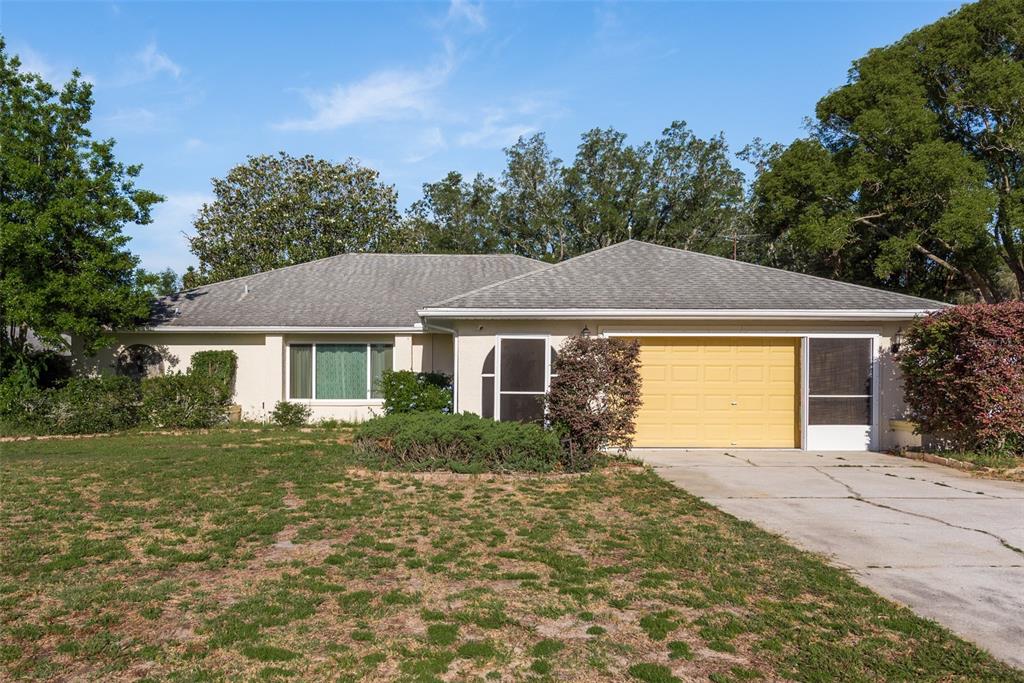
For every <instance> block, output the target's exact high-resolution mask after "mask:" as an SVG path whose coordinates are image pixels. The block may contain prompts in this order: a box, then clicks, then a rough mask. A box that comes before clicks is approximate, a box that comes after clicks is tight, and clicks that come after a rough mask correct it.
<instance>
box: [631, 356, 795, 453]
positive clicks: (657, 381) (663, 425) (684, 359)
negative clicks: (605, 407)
mask: <svg viewBox="0 0 1024 683" xmlns="http://www.w3.org/2000/svg"><path fill="white" fill-rule="evenodd" d="M799 348H800V340H799V339H789V338H777V337H641V338H640V361H641V364H642V365H641V370H640V373H641V376H642V377H643V389H642V395H643V405H642V406H641V408H640V412H639V414H638V415H637V430H636V439H635V441H634V445H635V446H639V447H658V446H664V447H671V446H693V447H702V448H726V447H740V448H744V447H745V448H796V447H797V446H799V442H800V419H799V401H798V396H799V391H798V389H797V388H798V386H799V374H800V367H799V360H798V359H799Z"/></svg>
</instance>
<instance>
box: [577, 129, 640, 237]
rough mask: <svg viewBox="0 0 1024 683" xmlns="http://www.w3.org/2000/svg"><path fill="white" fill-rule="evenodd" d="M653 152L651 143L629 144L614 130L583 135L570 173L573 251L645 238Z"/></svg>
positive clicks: (598, 130) (621, 134) (595, 131)
mask: <svg viewBox="0 0 1024 683" xmlns="http://www.w3.org/2000/svg"><path fill="white" fill-rule="evenodd" d="M650 151H651V145H650V143H644V144H642V145H640V147H632V146H629V145H627V144H626V134H625V133H620V132H619V131H617V130H615V129H613V128H608V129H606V130H601V129H598V128H595V129H593V130H590V131H587V132H586V133H584V134H583V138H582V141H581V142H580V145H579V147H578V148H577V150H576V159H575V160H574V161H573V164H572V166H569V167H568V168H567V169H566V170H565V174H564V182H565V202H566V220H567V221H568V223H569V228H568V231H569V235H568V241H569V244H570V245H571V247H570V250H569V251H570V252H571V255H575V254H581V253H585V252H588V251H593V250H594V249H600V248H602V247H606V246H608V245H609V244H614V243H616V242H621V241H623V240H625V239H629V238H630V237H639V236H640V233H641V232H642V230H643V228H644V227H645V224H646V222H647V221H648V219H649V211H650V208H651V207H650V205H649V204H648V205H646V206H645V202H644V201H643V200H644V196H643V195H644V189H645V185H647V184H648V180H649V178H650V174H649V172H650V164H649V163H648V157H649V156H650Z"/></svg>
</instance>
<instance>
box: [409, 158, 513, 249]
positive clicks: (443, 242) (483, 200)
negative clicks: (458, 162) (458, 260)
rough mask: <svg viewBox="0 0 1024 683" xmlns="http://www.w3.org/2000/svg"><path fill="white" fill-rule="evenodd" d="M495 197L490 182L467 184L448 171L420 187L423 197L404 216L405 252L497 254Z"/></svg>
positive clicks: (479, 180)
mask: <svg viewBox="0 0 1024 683" xmlns="http://www.w3.org/2000/svg"><path fill="white" fill-rule="evenodd" d="M496 193H497V187H495V184H494V181H493V180H491V179H490V178H485V177H484V176H483V175H482V174H478V175H477V176H476V177H475V178H474V179H473V182H471V183H470V182H466V181H465V180H464V179H463V178H462V175H461V174H460V173H458V172H456V171H452V172H451V173H449V174H448V175H447V176H445V177H444V178H443V179H442V180H439V181H438V182H436V183H424V185H423V197H422V198H421V199H418V200H417V201H415V202H413V204H412V206H410V207H409V211H408V212H407V214H406V221H405V226H404V228H403V235H402V240H403V241H404V242H405V246H406V248H408V249H411V250H414V251H419V252H426V253H434V254H438V253H441V254H444V253H463V254H489V253H493V252H495V251H498V250H499V235H498V231H497V230H496V228H495V225H496V216H495V210H496V204H497V202H496V199H495V195H496Z"/></svg>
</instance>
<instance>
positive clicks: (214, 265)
mask: <svg viewBox="0 0 1024 683" xmlns="http://www.w3.org/2000/svg"><path fill="white" fill-rule="evenodd" d="M212 182H213V192H214V197H215V198H214V200H213V201H212V202H210V203H209V204H204V205H203V206H202V208H200V210H199V213H198V215H197V216H196V219H195V224H194V227H195V231H196V234H195V235H194V236H192V237H190V238H189V241H190V243H191V250H192V253H193V254H195V255H196V256H197V257H198V258H199V268H198V270H193V271H192V272H190V273H187V274H186V280H187V281H186V283H185V284H186V286H189V287H192V286H196V285H197V284H201V283H203V282H211V281H217V280H224V279H228V278H233V277H240V276H243V275H251V274H253V273H259V272H262V271H265V270H271V269H273V268H280V267H282V266H287V265H291V264H295V263H303V262H305V261H312V260H314V259H319V258H324V257H327V256H334V255H336V254H343V253H348V252H367V251H370V252H372V251H390V250H395V249H397V248H398V247H399V242H398V241H397V240H398V239H399V235H398V228H399V216H398V209H397V207H396V202H397V195H396V193H395V190H394V188H393V187H392V186H390V185H385V184H384V183H383V182H381V180H380V175H379V174H378V173H377V171H374V170H373V169H369V168H365V167H363V166H360V165H359V164H357V163H356V162H355V161H353V160H351V159H350V160H347V161H344V162H342V163H340V164H336V163H332V162H330V161H325V160H323V159H316V158H314V157H312V156H309V155H307V156H302V157H293V156H290V155H288V154H286V153H284V152H281V153H278V154H277V155H274V156H270V155H260V156H250V157H249V158H248V160H247V161H246V163H244V164H242V165H240V166H236V167H234V168H233V169H231V170H230V171H229V172H228V174H227V177H225V178H214V179H213V181H212Z"/></svg>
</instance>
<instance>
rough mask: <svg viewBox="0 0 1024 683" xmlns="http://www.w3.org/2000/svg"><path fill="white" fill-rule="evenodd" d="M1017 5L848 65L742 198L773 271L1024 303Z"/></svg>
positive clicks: (972, 13) (965, 13) (1023, 69)
mask: <svg viewBox="0 0 1024 683" xmlns="http://www.w3.org/2000/svg"><path fill="white" fill-rule="evenodd" d="M1022 112H1024V4H1022V3H1021V2H1019V0H981V1H980V2H978V3H975V4H972V5H967V6H966V7H964V8H963V9H961V10H960V11H958V12H956V13H954V14H952V15H950V16H948V17H946V18H944V19H941V20H939V21H937V22H935V23H933V24H931V25H929V26H926V27H924V28H921V29H919V30H917V31H914V32H912V33H910V34H908V35H907V36H905V37H904V38H903V39H901V40H900V41H899V42H897V43H895V44H893V45H891V46H888V47H885V48H881V49H877V50H872V51H871V52H869V53H868V54H867V55H866V56H865V57H863V58H861V59H860V60H858V61H857V62H855V63H854V66H853V68H852V70H851V71H850V78H849V81H848V83H847V84H846V85H844V86H843V87H841V88H839V89H837V90H835V91H833V92H832V93H830V94H829V95H827V96H826V97H824V98H823V99H822V100H821V101H820V102H819V103H818V106H817V111H816V116H817V122H816V125H815V126H814V127H813V129H812V132H811V135H810V136H809V137H808V138H806V139H802V140H797V141H796V142H794V143H793V144H792V145H790V146H789V147H788V148H787V149H786V150H785V151H784V152H783V153H782V154H780V155H779V156H778V157H777V158H774V159H773V160H771V161H770V163H769V164H768V168H767V170H766V171H765V173H764V174H763V175H761V176H760V177H759V178H758V180H757V181H756V183H755V185H754V204H755V206H754V225H755V227H756V229H757V230H758V232H760V233H761V234H762V235H763V237H764V239H765V241H766V242H767V243H769V244H771V245H773V248H772V249H771V251H770V253H769V254H768V256H769V258H770V259H772V260H774V262H775V263H776V264H777V265H782V266H784V267H788V268H793V269H797V270H803V271H807V272H812V273H816V274H821V275H827V276H831V277H839V278H842V279H846V280H850V281H853V282H860V283H864V284H869V285H876V286H878V285H881V286H884V287H888V288H893V289H900V290H904V291H909V292H912V293H916V294H922V295H927V296H935V297H943V298H957V297H965V296H966V297H974V298H979V299H983V300H985V301H999V300H1002V299H1007V298H1016V297H1020V296H1021V292H1022V289H1024V115H1022Z"/></svg>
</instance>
